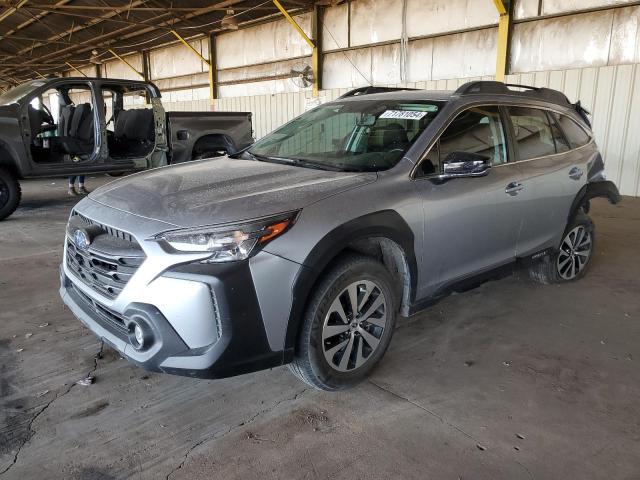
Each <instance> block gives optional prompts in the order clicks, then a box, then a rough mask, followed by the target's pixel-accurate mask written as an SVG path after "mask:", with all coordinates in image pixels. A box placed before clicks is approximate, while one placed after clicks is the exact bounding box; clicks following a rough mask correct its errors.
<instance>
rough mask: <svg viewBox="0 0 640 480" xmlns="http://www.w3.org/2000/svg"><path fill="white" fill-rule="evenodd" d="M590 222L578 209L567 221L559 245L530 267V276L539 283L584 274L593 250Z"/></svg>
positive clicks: (554, 281)
mask: <svg viewBox="0 0 640 480" xmlns="http://www.w3.org/2000/svg"><path fill="white" fill-rule="evenodd" d="M593 247H594V230H593V222H592V221H591V219H590V218H589V216H588V215H587V214H586V213H583V212H580V213H578V214H577V215H576V216H575V218H574V219H573V220H572V221H571V222H569V225H568V226H567V229H566V230H565V232H564V235H563V237H562V241H561V242H560V248H558V251H557V252H556V253H555V254H554V255H553V256H551V257H547V258H545V259H543V260H542V261H540V262H538V263H535V264H534V265H532V266H531V267H530V270H529V275H530V277H531V278H532V279H533V280H535V281H537V282H540V283H544V284H549V283H559V282H568V281H572V280H577V279H579V278H581V277H582V276H584V274H585V273H586V271H587V267H588V266H589V262H590V260H591V257H592V256H593V252H594V249H593Z"/></svg>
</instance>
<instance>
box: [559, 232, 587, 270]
mask: <svg viewBox="0 0 640 480" xmlns="http://www.w3.org/2000/svg"><path fill="white" fill-rule="evenodd" d="M592 246H593V243H592V241H591V232H590V231H588V230H587V229H586V228H585V226H584V225H578V226H577V227H575V228H574V229H573V230H571V231H570V232H569V233H568V234H567V235H566V236H565V237H564V239H563V240H562V243H561V244H560V251H559V252H558V258H557V260H556V268H557V269H558V275H560V278H562V279H563V280H573V279H574V278H576V277H577V276H578V275H580V272H582V271H583V270H584V268H586V266H587V263H589V259H590V258H591V249H592Z"/></svg>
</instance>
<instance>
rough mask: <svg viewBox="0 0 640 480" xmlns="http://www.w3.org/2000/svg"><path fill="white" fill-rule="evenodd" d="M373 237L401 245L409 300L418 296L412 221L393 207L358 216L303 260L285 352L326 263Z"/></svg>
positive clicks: (332, 233)
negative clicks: (407, 220) (352, 246)
mask: <svg viewBox="0 0 640 480" xmlns="http://www.w3.org/2000/svg"><path fill="white" fill-rule="evenodd" d="M373 237H383V238H387V239H389V240H391V241H393V242H395V243H396V244H397V245H399V246H400V248H401V249H402V251H403V254H404V256H405V261H406V264H407V267H408V270H409V277H410V298H409V300H410V302H413V301H414V300H415V298H414V296H415V292H416V281H417V262H416V256H415V252H414V235H413V232H412V231H411V228H410V227H409V225H408V224H407V223H406V222H405V220H404V219H403V218H402V217H401V216H400V214H398V212H396V211H393V210H383V211H380V212H374V213H370V214H367V215H363V216H361V217H358V218H355V219H353V220H351V221H349V222H347V223H345V224H343V225H340V226H339V227H336V228H334V229H333V230H331V231H330V232H329V233H327V234H326V235H325V236H324V237H323V238H322V239H321V240H320V241H319V242H318V243H317V244H316V245H315V247H314V248H313V249H312V250H311V252H309V254H308V255H307V257H306V259H305V260H304V262H303V268H301V269H300V272H299V274H298V276H297V278H296V279H295V281H294V284H293V295H292V298H293V302H292V307H291V312H290V315H289V322H288V325H287V335H286V341H285V349H286V352H287V353H286V354H288V355H290V354H292V352H293V349H294V348H295V343H296V338H297V335H298V331H299V329H300V326H301V324H302V320H303V317H304V311H305V309H306V306H307V303H308V301H309V297H310V295H311V293H312V288H313V286H314V285H315V283H316V282H317V281H318V279H319V278H320V277H321V276H322V274H323V273H324V271H325V269H326V268H327V266H328V265H329V264H330V263H331V262H332V261H333V260H334V259H335V258H336V257H337V256H338V255H340V254H341V253H342V252H344V251H345V250H346V249H347V248H348V246H349V244H351V243H353V242H355V241H357V240H362V239H365V238H373Z"/></svg>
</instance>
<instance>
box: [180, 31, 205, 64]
mask: <svg viewBox="0 0 640 480" xmlns="http://www.w3.org/2000/svg"><path fill="white" fill-rule="evenodd" d="M171 33H173V35H174V36H175V37H176V38H177V39H178V40H180V42H181V43H182V44H183V45H184V46H185V47H187V48H188V49H189V50H191V51H192V52H193V53H195V54H196V55H197V56H198V57H200V60H202V61H203V62H204V63H206V64H207V66H209V67H211V65H209V60H207V59H206V58H204V57H203V56H202V55H200V52H199V51H197V50H196V49H195V48H193V47H192V46H191V45H189V42H187V41H186V40H185V39H184V38H182V36H181V35H180V34H179V33H178V32H176V31H175V30H171Z"/></svg>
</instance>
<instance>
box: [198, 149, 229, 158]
mask: <svg viewBox="0 0 640 480" xmlns="http://www.w3.org/2000/svg"><path fill="white" fill-rule="evenodd" d="M226 154H227V151H226V150H224V149H220V150H207V151H204V152H194V154H193V158H192V160H204V159H205V158H215V157H222V156H224V155H226Z"/></svg>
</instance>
